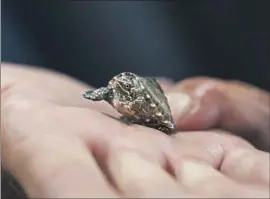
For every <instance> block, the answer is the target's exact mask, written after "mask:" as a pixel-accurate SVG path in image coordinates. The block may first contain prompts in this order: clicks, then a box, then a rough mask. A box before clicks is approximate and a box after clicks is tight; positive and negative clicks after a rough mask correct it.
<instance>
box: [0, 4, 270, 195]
mask: <svg viewBox="0 0 270 199" xmlns="http://www.w3.org/2000/svg"><path fill="white" fill-rule="evenodd" d="M269 10H270V1H269V0H253V1H251V0H179V1H114V2H113V1H90V0H89V1H87V0H77V1H76V0H73V1H59V0H2V35H1V37H2V43H1V46H2V61H8V62H15V63H22V64H30V65H38V66H43V67H47V68H52V69H55V70H58V71H61V72H63V73H66V74H69V75H71V76H73V77H75V78H78V79H81V80H83V81H85V82H87V83H89V84H91V85H94V86H101V85H104V84H106V83H107V81H108V80H109V79H110V78H111V77H112V76H113V75H115V74H117V73H120V72H123V71H131V72H135V73H138V74H141V75H149V76H164V77H169V78H173V79H174V80H181V79H183V78H187V77H191V76H197V75H200V76H201V75H206V76H214V77H221V78H226V79H238V80H242V81H246V82H248V83H251V84H255V85H257V86H259V87H261V88H264V89H267V90H268V91H269V90H270V78H269V74H270V70H269V69H270V68H269V67H270V56H269V55H270V49H269V45H270V28H269V27H270V24H269V23H270V22H269V20H270V12H269ZM8 178H9V177H8ZM2 179H4V181H3V183H2V186H3V187H2V197H3V198H5V197H8V198H11V196H13V197H17V196H18V195H17V193H18V192H16V191H14V187H16V185H14V182H10V181H9V182H8V180H7V179H6V178H5V177H4V178H2ZM11 188H12V189H11Z"/></svg>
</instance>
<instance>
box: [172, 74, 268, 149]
mask: <svg viewBox="0 0 270 199" xmlns="http://www.w3.org/2000/svg"><path fill="white" fill-rule="evenodd" d="M168 100H169V103H170V106H171V109H172V114H173V117H174V119H175V123H176V127H177V129H178V130H186V131H187V130H203V129H209V128H217V127H218V128H222V129H224V130H226V131H230V132H233V133H235V134H237V135H239V136H242V137H244V138H246V139H247V140H249V141H252V143H253V144H255V145H257V146H258V147H259V148H263V149H264V150H268V151H269V150H270V147H269V134H270V132H269V93H268V92H265V91H263V90H261V89H259V88H256V87H254V86H251V85H249V84H245V83H242V82H237V81H225V80H219V79H212V78H202V77H200V78H190V79H186V80H184V81H181V82H179V83H178V84H176V86H174V87H173V88H171V89H170V91H169V94H168Z"/></svg>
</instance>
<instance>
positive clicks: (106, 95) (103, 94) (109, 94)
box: [83, 87, 113, 103]
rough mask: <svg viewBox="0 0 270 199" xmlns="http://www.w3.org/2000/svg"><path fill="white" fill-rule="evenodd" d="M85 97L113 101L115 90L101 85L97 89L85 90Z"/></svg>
mask: <svg viewBox="0 0 270 199" xmlns="http://www.w3.org/2000/svg"><path fill="white" fill-rule="evenodd" d="M83 97H84V98H85V99H89V100H93V101H101V100H105V101H107V102H109V103H111V100H112V99H113V91H112V89H110V88H107V87H101V88H98V89H95V90H89V91H85V92H84V93H83Z"/></svg>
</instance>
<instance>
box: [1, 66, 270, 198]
mask: <svg viewBox="0 0 270 199" xmlns="http://www.w3.org/2000/svg"><path fill="white" fill-rule="evenodd" d="M163 82H164V81H163ZM186 84H187V83H186ZM162 85H166V86H164V88H165V90H168V91H177V92H179V90H178V89H179V86H178V85H177V86H176V87H174V86H172V85H170V83H167V82H166V81H165V82H164V83H162ZM180 85H181V83H180ZM180 87H181V86H180ZM86 89H89V88H88V87H87V85H85V84H83V83H81V82H78V81H75V80H73V79H71V78H69V77H67V76H64V75H61V74H58V73H54V72H48V71H43V70H40V69H35V68H28V67H19V66H15V65H9V64H6V65H4V66H2V68H1V91H2V96H1V124H2V125H1V135H2V139H1V147H2V164H3V165H4V167H5V168H7V169H8V170H9V171H10V172H11V173H12V174H13V175H14V176H15V177H16V179H18V181H19V182H20V183H21V185H22V186H23V187H24V189H25V190H26V192H27V194H28V195H29V196H30V197H33V198H36V197H37V198H38V197H47V198H51V197H53V198H55V197H60V198H74V197H76V198H79V197H86V198H90V197H117V198H118V197H162V198H168V197H176V198H180V197H183V198H186V197H193V198H194V197H206V198H209V197H242V198H243V197H252V198H254V197H256V198H258V197H269V193H268V187H269V178H268V176H269V154H268V153H266V152H262V151H259V150H257V149H255V148H254V147H253V146H252V145H251V144H249V143H248V142H246V141H244V140H243V139H240V138H239V137H236V136H233V135H229V134H227V133H225V132H223V131H219V130H212V131H204V132H202V131H193V132H187V133H185V132H182V133H177V134H175V135H174V136H171V137H170V136H167V135H165V134H163V133H161V132H159V131H156V130H154V129H149V128H146V127H141V126H137V125H133V126H127V125H125V124H122V123H120V122H119V121H117V120H116V119H113V118H111V117H108V116H107V115H105V114H103V113H106V114H109V115H112V116H115V117H117V116H118V113H116V111H114V110H113V109H112V108H111V107H110V106H109V105H107V104H106V103H102V102H99V103H93V102H91V101H88V100H85V99H83V98H82V97H81V94H82V93H83V92H84V91H85V90H86ZM180 90H182V88H181V89H180ZM174 96H175V95H174ZM171 99H172V98H170V102H171V105H172V107H173V112H174V114H175V118H176V123H177V125H178V128H187V129H188V128H189V127H190V126H192V125H191V124H192V121H191V119H190V118H191V117H187V115H186V120H183V123H181V120H180V119H179V118H180V117H179V115H177V114H179V113H178V111H177V110H179V107H180V106H176V108H175V102H176V101H171ZM183 99H185V98H181V100H183ZM215 103H216V101H215ZM176 105H177V104H176ZM253 105H254V104H253ZM215 106H216V107H217V108H219V104H218V103H216V104H215ZM254 106H255V105H254ZM216 107H215V108H216ZM250 108H254V107H250ZM181 110H182V109H181ZM255 110H256V107H255ZM259 110H261V109H259ZM196 111H198V112H196ZM200 111H201V109H200V108H198V109H197V110H196V109H195V111H193V112H192V113H190V114H193V115H196V114H194V113H200ZM217 115H219V114H217ZM206 117H209V118H210V119H209V120H206ZM194 118H195V119H193V120H194V125H195V124H198V126H197V128H198V129H200V128H206V127H211V125H212V124H213V123H214V122H209V121H210V120H213V118H214V116H212V115H211V114H210V115H205V118H204V119H205V120H202V119H201V120H198V118H200V117H194ZM184 119H185V118H184ZM188 119H189V120H188ZM236 119H237V117H236ZM198 121H199V123H198ZM184 122H187V123H186V124H184ZM207 122H209V123H207ZM210 123H211V125H209V124H210ZM225 124H226V123H225ZM247 124H248V123H247ZM189 125H190V126H189ZM200 125H201V126H200ZM185 126H186V127H185ZM225 126H226V125H225ZM257 127H258V126H257ZM228 128H229V127H228ZM232 130H234V129H232ZM262 130H263V129H262ZM262 133H264V131H262Z"/></svg>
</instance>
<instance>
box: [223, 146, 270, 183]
mask: <svg viewBox="0 0 270 199" xmlns="http://www.w3.org/2000/svg"><path fill="white" fill-rule="evenodd" d="M269 170H270V165H269V153H266V152H262V151H259V150H256V149H254V150H248V149H242V148H241V149H236V150H233V151H232V150H230V151H228V152H227V153H226V154H225V156H224V159H223V164H222V165H221V168H220V171H221V172H222V173H224V174H225V175H227V176H229V177H231V178H233V179H235V180H237V181H239V182H249V183H252V184H253V183H254V184H260V185H263V186H266V187H269V185H270V183H269V176H270V173H269Z"/></svg>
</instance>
